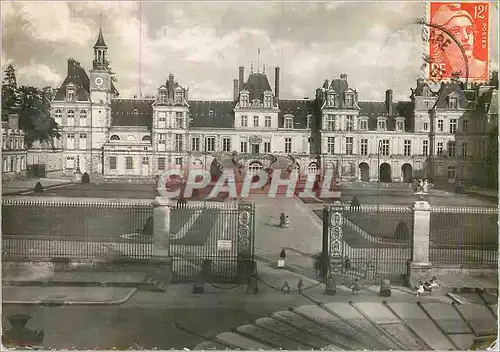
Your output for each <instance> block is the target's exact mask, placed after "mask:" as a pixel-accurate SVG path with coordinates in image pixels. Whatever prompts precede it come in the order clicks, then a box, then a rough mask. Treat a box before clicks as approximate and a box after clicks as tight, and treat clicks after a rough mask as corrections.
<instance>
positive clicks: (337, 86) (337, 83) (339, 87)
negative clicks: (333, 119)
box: [330, 78, 349, 96]
mask: <svg viewBox="0 0 500 352" xmlns="http://www.w3.org/2000/svg"><path fill="white" fill-rule="evenodd" d="M330 89H333V90H334V91H335V93H337V95H339V96H342V95H343V94H344V92H345V91H346V90H348V89H349V83H348V82H347V79H342V78H334V79H332V82H331V84H330Z"/></svg>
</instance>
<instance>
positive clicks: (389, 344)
mask: <svg viewBox="0 0 500 352" xmlns="http://www.w3.org/2000/svg"><path fill="white" fill-rule="evenodd" d="M496 326H497V324H496V317H495V316H494V315H493V314H491V312H490V311H489V310H488V308H487V307H486V306H484V305H479V304H457V303H453V304H451V302H448V301H446V300H445V301H443V302H437V301H429V300H427V301H424V302H423V303H420V302H418V303H415V302H413V303H409V302H385V301H384V302H358V303H354V302H333V303H327V304H322V303H319V302H318V304H317V305H306V306H301V307H297V308H290V309H289V310H288V311H284V310H283V311H277V312H275V313H273V314H271V315H270V316H269V317H263V318H260V319H257V320H256V321H255V322H254V323H253V324H246V325H242V326H240V327H238V328H237V329H235V330H234V331H232V332H226V333H222V334H219V335H217V337H216V338H215V339H214V340H215V341H220V344H219V343H215V342H204V343H202V344H200V345H198V346H197V348H196V349H213V348H218V349H227V346H234V348H241V349H245V350H270V349H285V350H298V349H300V350H311V349H329V350H353V349H363V350H389V349H392V350H394V349H400V350H427V349H429V350H432V349H434V350H450V349H462V350H466V349H469V347H470V346H471V345H472V343H473V342H474V340H475V339H477V338H478V337H480V336H485V335H495V334H496Z"/></svg>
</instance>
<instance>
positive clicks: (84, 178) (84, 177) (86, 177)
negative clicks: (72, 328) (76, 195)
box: [82, 172, 90, 183]
mask: <svg viewBox="0 0 500 352" xmlns="http://www.w3.org/2000/svg"><path fill="white" fill-rule="evenodd" d="M82 183H90V176H89V174H88V173H86V172H85V173H84V174H83V175H82Z"/></svg>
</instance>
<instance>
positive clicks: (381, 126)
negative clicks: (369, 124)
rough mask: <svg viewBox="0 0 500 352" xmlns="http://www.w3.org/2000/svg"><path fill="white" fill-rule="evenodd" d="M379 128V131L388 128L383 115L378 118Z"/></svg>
mask: <svg viewBox="0 0 500 352" xmlns="http://www.w3.org/2000/svg"><path fill="white" fill-rule="evenodd" d="M377 129H378V130H379V131H385V130H386V129H387V121H386V119H385V118H383V117H379V118H378V119H377Z"/></svg>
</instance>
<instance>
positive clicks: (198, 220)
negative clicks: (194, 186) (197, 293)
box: [170, 201, 255, 282]
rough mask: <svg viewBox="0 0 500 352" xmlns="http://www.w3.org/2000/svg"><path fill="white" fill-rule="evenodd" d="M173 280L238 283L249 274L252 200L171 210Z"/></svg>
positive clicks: (251, 257)
mask: <svg viewBox="0 0 500 352" xmlns="http://www.w3.org/2000/svg"><path fill="white" fill-rule="evenodd" d="M170 233H171V235H170V254H171V256H172V272H173V277H172V280H173V281H198V280H209V281H211V282H238V281H240V280H242V279H244V278H245V277H247V276H248V275H250V274H251V270H252V268H253V265H254V248H255V205H254V203H252V202H244V201H242V202H238V203H232V204H227V203H218V202H203V203H201V202H197V203H189V202H188V203H187V204H181V205H180V206H177V207H176V208H174V209H172V210H171V220H170Z"/></svg>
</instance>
